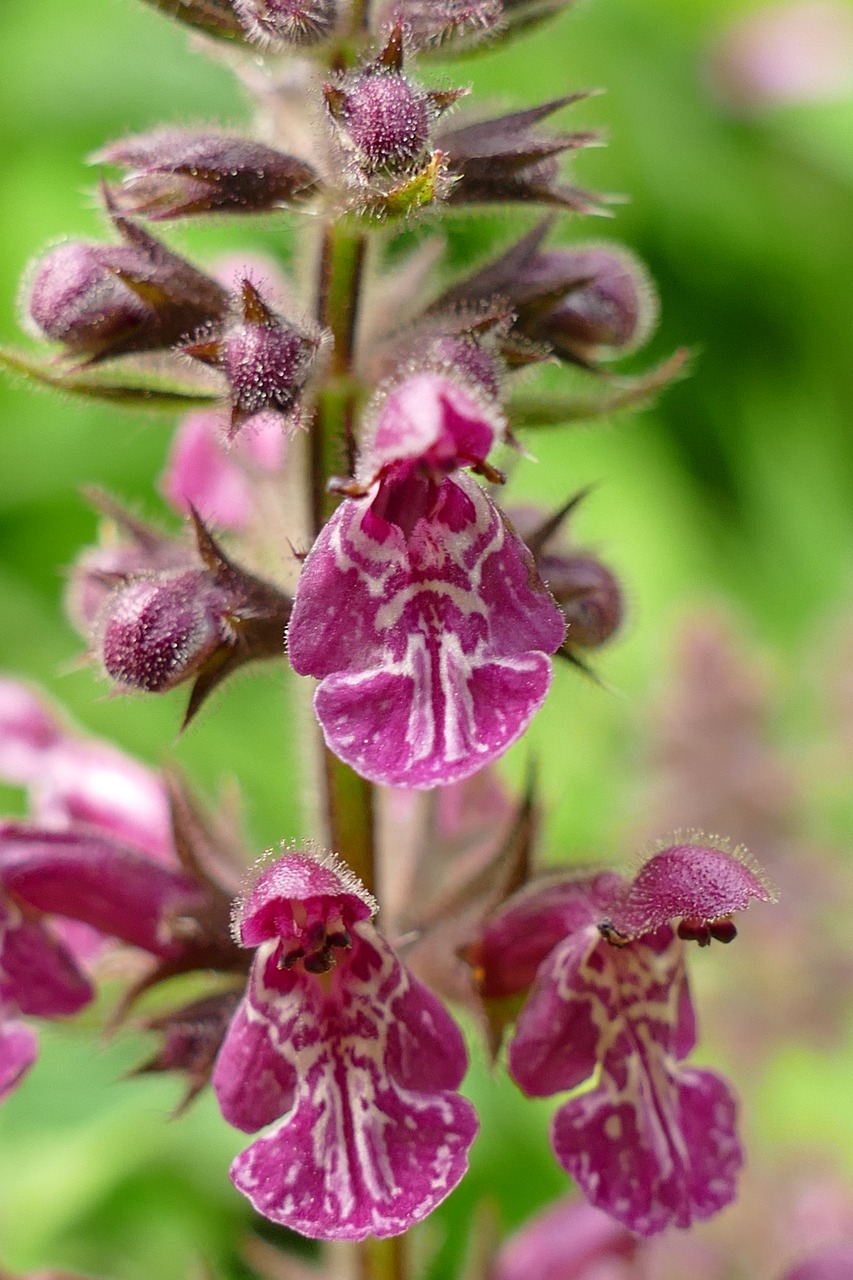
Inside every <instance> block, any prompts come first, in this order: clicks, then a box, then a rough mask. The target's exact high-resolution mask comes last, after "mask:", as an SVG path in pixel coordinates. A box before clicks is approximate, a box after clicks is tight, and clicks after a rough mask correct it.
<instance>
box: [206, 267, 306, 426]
mask: <svg viewBox="0 0 853 1280" xmlns="http://www.w3.org/2000/svg"><path fill="white" fill-rule="evenodd" d="M321 342H322V339H321V336H320V335H319V334H318V333H309V332H307V331H305V330H303V329H300V328H298V327H297V326H296V325H294V324H291V323H290V322H289V321H288V320H285V319H284V318H283V317H282V316H279V315H277V314H276V313H275V312H274V311H272V310H270V308H269V307H268V306H267V305H266V303H265V302H264V300H263V298H262V297H261V295H260V294H259V293H258V291H257V289H256V288H255V286H254V285H253V284H252V283H251V281H249V280H248V279H245V280H243V283H242V287H241V293H240V310H239V312H238V314H237V315H236V316H235V317H233V318H232V320H231V321H230V322H229V323H228V324H227V325H226V326H225V328H224V331H223V333H222V336H221V337H218V338H214V339H212V340H209V341H205V340H202V341H200V342H197V343H193V344H192V345H190V346H188V347H186V348H185V350H186V352H187V354H188V355H190V356H193V357H194V358H195V359H197V360H201V361H203V362H204V363H206V364H212V365H216V366H218V367H219V368H221V369H222V372H223V373H224V374H225V377H226V379H227V381H228V386H229V388H230V392H231V429H232V434H233V433H234V432H236V431H238V430H239V428H240V427H242V426H244V425H245V424H246V423H247V422H249V420H250V419H252V418H255V417H256V415H259V414H264V413H267V412H271V413H274V414H277V415H279V416H280V417H281V418H282V419H284V423H285V425H289V426H290V427H293V426H295V425H297V417H296V414H297V409H298V402H299V398H300V395H301V392H302V389H303V387H304V386H305V383H306V381H307V379H308V375H309V373H310V371H311V366H312V364H313V362H314V359H315V357H316V355H317V353H318V349H319V347H320V345H321Z"/></svg>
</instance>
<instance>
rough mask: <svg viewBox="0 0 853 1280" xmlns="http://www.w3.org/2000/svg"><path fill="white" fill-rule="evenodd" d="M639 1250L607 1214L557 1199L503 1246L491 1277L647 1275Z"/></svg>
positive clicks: (572, 1279)
mask: <svg viewBox="0 0 853 1280" xmlns="http://www.w3.org/2000/svg"><path fill="white" fill-rule="evenodd" d="M639 1249H640V1242H639V1241H638V1240H637V1238H636V1236H633V1235H631V1233H630V1232H629V1231H626V1230H625V1228H624V1227H621V1226H619V1225H618V1224H617V1223H615V1222H614V1221H613V1219H612V1218H609V1217H608V1216H607V1214H605V1213H601V1211H600V1210H598V1209H593V1208H592V1206H591V1205H588V1204H584V1203H583V1202H580V1203H578V1202H577V1201H573V1200H558V1201H557V1202H556V1204H551V1205H548V1207H547V1208H546V1209H544V1210H542V1212H541V1213H537V1214H536V1216H535V1217H533V1218H530V1219H529V1221H527V1222H525V1224H524V1226H523V1227H522V1228H521V1230H520V1231H517V1232H516V1233H515V1235H514V1236H511V1237H510V1238H509V1240H507V1241H505V1242H504V1244H503V1245H501V1248H500V1251H499V1253H498V1255H497V1257H496V1259H495V1261H494V1264H493V1266H492V1270H491V1272H490V1280H531V1277H533V1278H535V1280H644V1277H646V1276H647V1275H648V1273H647V1272H646V1270H645V1269H644V1268H643V1269H642V1270H641V1263H640V1259H639V1257H638V1250H639Z"/></svg>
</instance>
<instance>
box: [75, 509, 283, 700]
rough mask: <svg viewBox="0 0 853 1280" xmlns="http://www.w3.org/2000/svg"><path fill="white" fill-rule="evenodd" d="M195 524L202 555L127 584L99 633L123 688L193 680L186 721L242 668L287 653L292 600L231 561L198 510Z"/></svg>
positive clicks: (165, 686)
mask: <svg viewBox="0 0 853 1280" xmlns="http://www.w3.org/2000/svg"><path fill="white" fill-rule="evenodd" d="M193 523H194V531H195V537H196V543H197V553H198V561H197V562H196V563H195V564H192V565H187V566H185V567H181V568H178V569H172V570H164V571H163V572H161V573H146V574H144V575H140V576H138V577H131V578H129V579H128V580H127V581H126V582H124V583H121V584H120V585H119V586H117V587H116V588H115V589H114V590H113V591H112V592H111V593H110V595H109V596H108V597H107V599H106V600H105V602H104V605H103V607H102V609H101V613H100V615H99V617H98V620H97V623H96V626H95V631H94V638H93V649H94V651H95V653H96V656H97V657H98V659H99V661H100V663H101V665H102V666H103V668H104V670H105V672H106V674H107V675H108V676H110V678H111V679H112V680H114V681H115V683H116V684H117V685H118V686H119V688H120V689H123V690H126V691H129V690H133V689H140V690H143V691H145V692H147V693H163V692H166V691H167V690H169V689H174V688H175V687H176V686H177V685H179V684H183V683H184V682H186V681H188V680H192V681H193V682H194V683H193V690H192V693H191V695H190V702H189V707H188V710H187V714H186V718H185V723H188V722H189V720H191V719H192V717H193V716H194V715H195V713H196V711H197V710H198V708H199V707H200V705H201V703H202V702H203V700H204V699H205V698H206V697H207V695H208V694H209V693H210V692H211V691H212V690H213V689H214V688H215V687H216V685H217V684H219V683H221V681H222V680H224V679H225V677H226V676H227V675H230V674H231V672H232V671H234V670H235V669H236V668H237V667H239V666H242V665H244V664H245V663H247V662H252V661H258V660H261V659H266V658H275V657H283V656H284V632H285V628H286V626H287V623H288V621H289V619H290V612H291V608H292V603H293V602H292V601H291V599H290V597H289V596H287V595H285V594H284V593H283V592H281V591H279V590H278V589H277V588H276V587H274V586H272V585H271V584H269V583H266V582H263V581H262V580H261V579H259V578H255V577H253V576H252V575H251V574H249V573H246V572H245V571H244V570H243V569H241V568H240V567H239V566H237V565H235V564H233V563H232V562H231V561H230V560H228V559H227V557H226V556H225V554H224V552H223V551H222V549H221V548H220V547H219V545H218V544H217V543H216V542H215V541H214V539H213V538H212V537H211V535H210V534H209V533H208V531H207V529H206V528H205V526H204V525H203V523H202V522H201V519H200V518H199V517H198V515H196V514H195V513H193ZM199 562H200V563H199Z"/></svg>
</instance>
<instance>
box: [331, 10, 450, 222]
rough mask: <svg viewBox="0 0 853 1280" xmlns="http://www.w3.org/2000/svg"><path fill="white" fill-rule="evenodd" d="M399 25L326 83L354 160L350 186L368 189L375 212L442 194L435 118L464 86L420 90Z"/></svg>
mask: <svg viewBox="0 0 853 1280" xmlns="http://www.w3.org/2000/svg"><path fill="white" fill-rule="evenodd" d="M403 53H404V42H403V30H402V28H401V27H400V26H399V25H395V26H394V27H393V28H392V30H391V33H390V35H389V37H388V40H387V42H386V44H385V47H384V48H383V50H382V52H381V53H380V54H379V56H378V57H377V58H376V59H375V60H374V61H373V62H370V63H367V64H366V65H365V66H363V67H361V68H360V69H359V70H357V71H353V72H351V73H349V74H348V75H344V76H342V77H340V78H339V79H338V80H337V81H335V82H329V83H327V84H325V85H324V86H323V94H324V96H325V99H326V106H327V108H328V111H329V115H330V116H331V118H332V121H333V122H334V125H335V128H336V133H337V136H338V139H339V141H340V143H341V146H342V148H343V151H344V153H345V154H346V155H347V156H348V157H350V158H351V160H352V170H353V171H352V173H351V175H350V181H351V184H352V185H353V186H354V187H356V188H365V189H366V190H367V191H368V192H369V198H368V199H367V200H366V206H367V208H368V209H369V210H370V212H372V213H373V214H374V215H375V216H380V217H381V216H387V215H388V214H392V213H400V212H408V211H409V210H411V209H412V208H417V207H418V206H419V205H421V204H427V203H429V202H430V201H432V200H433V199H435V198H436V196H437V195H444V194H445V193H446V187H447V182H446V178H445V167H444V159H443V156H442V153H441V152H440V151H433V149H432V147H431V146H430V135H431V131H432V125H433V123H434V121H435V120H437V119H438V117H439V116H440V115H441V114H442V112H444V111H446V110H447V109H448V108H449V107H450V106H452V104H453V103H454V102H456V101H457V99H458V98H460V97H462V96H463V94H464V93H465V92H466V90H464V89H450V90H447V91H444V92H441V91H427V90H424V89H422V88H420V86H419V85H417V84H416V83H415V82H414V81H413V80H411V79H410V78H409V77H408V76H407V75H405V74H404V72H403Z"/></svg>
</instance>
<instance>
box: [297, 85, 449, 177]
mask: <svg viewBox="0 0 853 1280" xmlns="http://www.w3.org/2000/svg"><path fill="white" fill-rule="evenodd" d="M323 93H324V96H325V99H326V106H327V107H328V109H329V114H330V115H331V117H332V119H333V120H334V121H335V124H336V125H337V126H338V128H339V130H340V135H341V138H342V140H343V141H344V143H345V145H347V146H348V147H349V148H350V149H351V150H352V151H353V152H354V153H355V155H356V156H357V158H358V162H359V165H360V167H361V169H362V170H363V171H364V173H366V174H372V173H375V172H377V171H386V172H392V173H394V172H399V171H400V170H405V169H408V168H411V167H412V166H413V165H415V164H416V163H417V162H418V161H419V160H420V159H422V158H423V156H424V153H425V150H426V146H427V142H428V140H429V126H430V112H429V108H428V103H427V95H426V94H425V93H424V92H423V91H421V90H419V89H418V88H416V86H415V85H414V84H412V83H411V81H410V80H408V79H407V77H406V76H404V75H403V74H402V73H400V72H397V71H384V72H380V73H379V74H371V75H362V76H359V77H357V78H356V79H355V80H353V81H352V82H351V84H350V86H349V87H348V88H345V87H341V88H337V87H336V86H335V85H331V84H326V85H324V86H323Z"/></svg>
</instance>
